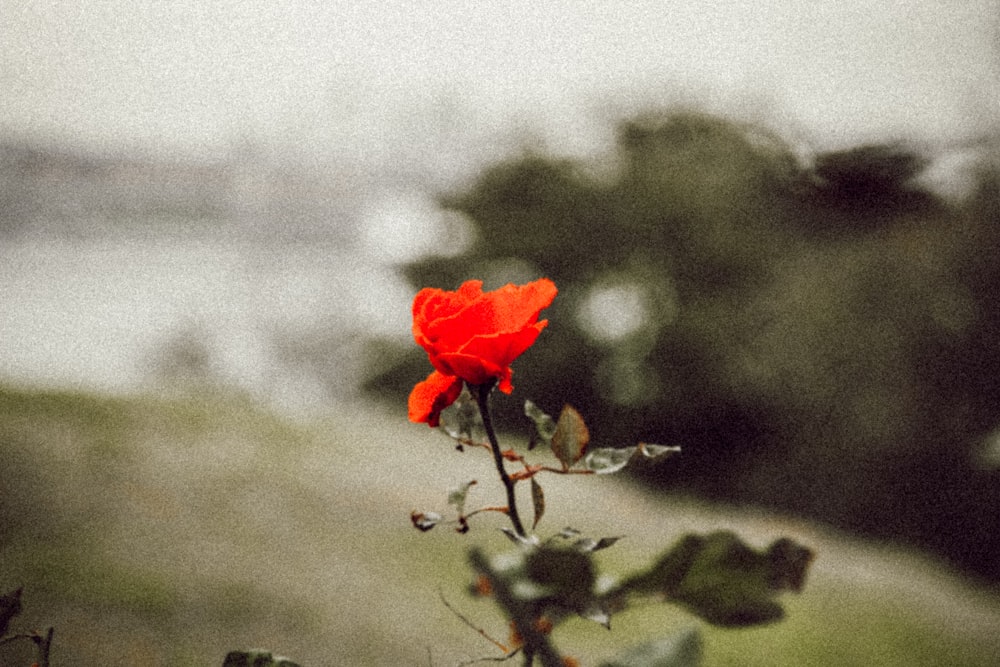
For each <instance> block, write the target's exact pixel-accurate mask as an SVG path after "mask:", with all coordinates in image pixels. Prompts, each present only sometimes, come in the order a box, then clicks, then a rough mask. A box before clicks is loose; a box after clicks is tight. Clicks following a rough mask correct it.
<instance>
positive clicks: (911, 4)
mask: <svg viewBox="0 0 1000 667" xmlns="http://www.w3.org/2000/svg"><path fill="white" fill-rule="evenodd" d="M998 5H1000V0H948V2H942V1H941V0H896V1H890V0H883V1H873V0H836V1H834V0H828V1H824V2H817V1H815V0H773V1H768V0H759V1H757V2H747V1H746V0H720V1H718V2H710V1H708V0H673V1H671V0H586V1H584V0H579V1H570V0H552V1H547V0H408V1H405V2H403V1H401V0H377V1H376V0H350V1H348V2H344V1H341V0H316V1H305V0H303V1H300V2H288V1H283V0H89V1H88V2H80V1H79V0H37V1H31V2H28V1H26V0H0V131H3V132H6V133H7V134H10V133H15V134H28V135H30V136H36V137H55V138H62V139H71V140H73V141H77V142H82V143H85V144H89V145H98V146H103V147H112V148H114V147H119V146H124V147H128V146H134V145H145V146H152V147H165V148H169V149H175V150H181V151H200V150H204V149H206V147H207V148H208V149H209V150H212V149H214V148H217V147H220V146H226V145H230V144H231V143H232V142H233V141H234V140H236V139H238V138H240V137H248V138H251V139H254V140H258V141H264V142H268V143H271V142H275V143H277V144H280V145H288V146H296V147H299V148H304V149H309V150H313V151H320V152H326V151H329V152H330V154H334V155H335V154H337V153H338V152H342V153H343V154H345V155H347V154H358V153H364V152H365V151H372V152H374V153H378V152H379V151H385V150H387V148H386V147H387V146H389V145H395V144H396V143H397V142H398V141H404V142H405V141H410V140H412V141H414V142H416V143H418V144H419V143H420V142H423V143H424V144H425V145H427V144H429V145H431V146H433V145H434V144H435V143H436V142H444V141H450V140H455V141H458V139H456V137H462V136H474V135H477V133H483V132H486V133H489V132H497V131H501V130H502V128H503V127H505V126H507V125H511V124H513V123H516V122H520V123H529V124H530V123H539V124H541V125H543V126H544V125H547V126H548V127H556V128H559V130H558V131H554V134H555V135H556V138H557V140H558V141H566V142H572V141H574V140H581V139H582V137H584V136H585V135H586V134H587V132H588V131H589V130H590V129H591V128H592V127H593V125H592V123H593V121H594V120H595V119H599V118H600V116H601V114H602V113H604V114H607V113H608V108H609V106H608V105H610V108H612V109H614V108H628V107H629V106H632V105H634V104H639V103H641V102H646V101H651V102H666V103H670V102H672V101H676V100H677V99H679V97H678V95H679V92H683V91H686V93H685V94H687V95H691V94H694V96H695V97H700V98H701V99H704V100H708V101H710V102H711V104H712V105H715V106H716V108H717V109H727V110H733V111H735V112H737V113H740V114H746V115H751V116H753V115H756V116H764V117H768V118H770V119H771V120H772V121H773V122H774V123H775V124H776V125H777V126H779V127H787V128H789V129H790V130H791V131H795V132H805V133H806V134H807V135H808V137H809V138H810V139H812V140H814V141H816V142H819V143H821V144H825V145H827V146H837V145H846V144H851V143H854V142H856V141H858V140H864V139H872V138H883V137H901V136H905V137H913V136H917V137H931V138H948V137H952V136H963V135H966V134H972V133H975V131H976V129H977V126H980V127H981V126H982V125H983V124H993V125H994V126H995V125H996V120H997V119H998V118H1000V110H998V100H1000V92H998V91H1000V55H998V50H997V44H998V43H1000V42H998V38H997V27H998V25H1000V22H998V16H1000V12H998Z"/></svg>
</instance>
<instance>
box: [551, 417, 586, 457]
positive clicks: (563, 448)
mask: <svg viewBox="0 0 1000 667" xmlns="http://www.w3.org/2000/svg"><path fill="white" fill-rule="evenodd" d="M589 442H590V431H588V430H587V424H586V423H585V422H584V421H583V417H581V416H580V413H579V412H577V411H576V409H575V408H574V407H573V406H571V405H564V406H563V409H562V412H560V413H559V421H558V422H556V431H555V433H554V434H552V452H553V453H554V454H555V455H556V458H557V459H559V461H560V462H561V463H562V464H563V468H569V467H570V466H572V465H573V464H574V463H576V462H577V461H579V460H580V459H581V458H582V457H583V454H584V452H586V451H587V443H589Z"/></svg>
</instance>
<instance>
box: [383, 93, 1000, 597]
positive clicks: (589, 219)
mask: <svg viewBox="0 0 1000 667" xmlns="http://www.w3.org/2000/svg"><path fill="white" fill-rule="evenodd" d="M928 162H929V157H928V156H925V155H922V154H920V153H919V152H918V151H916V150H913V149H911V148H908V147H907V146H904V145H876V146H862V147H859V148H856V149H852V150H847V151H841V152H836V153H828V154H822V155H816V156H811V157H810V158H809V159H803V158H801V157H800V156H798V155H797V154H796V153H795V152H794V151H793V150H792V148H791V147H790V146H789V145H787V144H786V143H784V142H783V141H782V140H781V139H780V138H778V137H776V136H774V135H773V134H770V133H768V132H764V131H762V130H760V129H759V128H756V127H752V126H746V125H740V124H736V123H733V122H730V121H728V120H725V119H721V118H717V117H713V116H708V115H701V114H697V113H674V114H662V115H660V114H651V115H645V116H641V117H637V118H632V119H629V120H626V121H624V122H622V123H621V124H620V127H619V130H618V135H617V149H616V154H615V156H614V161H613V165H611V167H612V168H611V169H610V170H609V169H608V166H609V165H607V164H587V163H582V162H575V161H570V160H565V159H560V158H555V157H549V156H545V155H540V154H537V153H531V152H528V153H526V154H524V155H522V156H520V157H518V158H516V159H513V160H510V161H507V162H502V163H499V164H496V165H494V166H492V167H490V168H488V169H486V170H485V171H484V172H483V173H482V174H481V175H480V176H479V178H478V180H476V181H475V182H474V183H473V184H472V185H471V186H469V187H467V188H466V189H465V190H463V191H461V192H455V193H450V194H447V195H445V196H443V197H442V198H441V203H442V206H443V207H444V208H446V209H449V210H451V211H453V212H457V213H460V214H462V215H464V216H465V217H466V218H467V220H468V222H469V224H470V225H471V227H472V228H473V233H472V237H473V238H474V242H473V243H472V244H471V246H470V247H469V248H468V250H467V251H466V252H465V253H464V254H463V255H461V256H459V257H448V258H435V257H430V258H425V259H422V260H420V261H417V262H415V263H413V264H410V265H408V266H407V267H405V275H406V277H407V279H408V280H409V281H410V282H411V283H412V285H413V286H414V288H415V289H416V288H419V287H423V286H435V287H442V288H446V289H453V288H455V287H457V286H458V285H459V284H460V283H461V282H462V281H463V280H465V279H468V278H473V277H478V278H482V279H484V280H485V281H486V283H487V285H486V287H487V288H493V287H497V286H499V285H501V284H503V283H505V282H510V281H516V282H524V281H527V280H532V279H535V278H537V277H539V276H548V277H550V278H552V279H553V280H554V281H555V282H556V284H557V285H558V286H559V289H560V294H559V297H558V298H557V299H556V301H555V303H554V304H553V306H552V307H551V308H549V309H547V310H546V311H545V316H546V317H548V319H549V320H550V325H549V327H548V328H547V329H546V331H545V332H544V334H543V338H544V341H543V342H544V344H540V345H536V346H535V347H533V348H532V350H531V351H530V352H529V353H528V354H526V355H525V357H524V358H523V359H521V360H519V361H518V363H516V364H515V376H514V383H515V386H516V389H517V392H518V394H519V395H521V396H522V397H525V398H530V399H532V400H534V401H535V402H537V403H538V404H539V406H540V407H542V408H543V409H544V410H546V411H549V412H552V411H558V409H559V408H560V407H561V405H562V404H563V403H564V402H565V403H571V404H572V405H574V406H575V407H576V408H577V409H579V410H580V412H581V413H582V414H583V415H585V417H586V419H587V421H588V423H589V424H590V425H591V432H592V433H593V434H594V438H595V444H600V445H603V446H607V445H615V446H620V445H628V444H634V443H635V442H636V441H640V440H642V441H651V442H662V443H666V444H675V445H681V446H682V447H683V450H684V453H683V455H682V456H680V457H677V458H675V459H674V460H673V462H672V464H671V465H669V466H661V467H659V468H657V469H656V471H655V472H654V473H651V474H647V476H646V479H647V481H649V482H651V483H654V484H658V485H661V486H663V487H665V488H670V489H675V490H676V489H680V490H682V491H686V492H693V493H697V494H700V495H702V496H706V497H710V498H715V499H725V500H729V501H734V502H741V503H742V502H752V503H756V504H759V505H762V506H767V507H773V508H780V509H783V510H788V511H794V512H799V513H801V514H804V515H807V516H809V517H812V518H818V519H821V520H824V521H827V522H830V523H832V524H834V525H837V526H840V527H846V528H850V529H855V530H859V531H863V532H865V533H868V534H873V535H877V536H881V537H888V538H894V539H899V540H904V541H907V542H910V543H913V544H917V545H920V546H923V547H925V548H930V549H932V550H933V551H935V552H937V553H938V554H940V555H943V556H946V557H948V558H950V559H951V560H953V561H955V562H957V563H960V564H961V565H963V566H964V567H966V568H968V569H969V570H970V571H972V572H976V573H978V574H981V575H985V576H988V577H991V578H993V579H994V580H996V579H1000V535H998V534H997V533H996V531H995V530H994V528H995V517H996V515H997V512H998V511H1000V475H998V471H997V469H996V467H993V468H992V469H990V468H984V467H982V466H978V467H977V466H976V465H975V463H974V456H973V454H972V452H973V450H974V449H975V448H976V447H978V446H979V444H980V443H982V442H983V441H984V439H985V438H986V437H987V435H988V434H990V432H991V431H993V430H994V429H995V428H996V426H997V422H998V415H997V410H996V408H995V406H996V405H997V401H998V399H1000V348H998V346H997V345H996V342H995V341H996V340H997V333H998V331H1000V303H998V299H1000V296H998V295H1000V257H998V256H997V254H996V253H995V252H992V251H991V250H990V249H991V248H996V247H1000V246H998V241H1000V238H998V236H1000V225H998V222H1000V220H998V218H1000V187H998V184H1000V176H998V174H997V173H996V171H995V170H991V169H987V168H984V169H983V170H982V171H981V173H980V174H979V185H978V190H977V192H976V193H975V194H974V195H973V196H972V198H971V199H970V200H969V201H967V202H965V203H963V204H961V205H946V204H944V203H943V202H941V201H939V200H938V199H937V198H936V197H935V196H934V195H933V194H931V193H930V192H928V191H926V190H925V189H922V187H921V186H920V176H921V174H922V173H923V170H924V168H925V167H926V165H927V164H928ZM381 345H384V344H381ZM428 369H429V367H428V366H427V362H426V359H425V358H424V357H423V355H422V354H421V352H420V351H419V350H418V349H417V348H416V346H414V347H413V348H412V349H411V350H409V351H408V354H407V355H406V356H405V358H404V360H403V361H402V362H401V363H400V364H399V365H398V366H396V367H395V368H393V369H392V370H390V371H388V372H384V373H381V374H379V375H378V377H376V378H375V379H373V380H372V382H371V384H370V388H371V389H372V390H374V391H376V392H378V393H379V394H381V395H385V393H386V392H390V393H392V394H393V395H396V396H399V395H405V393H406V392H408V391H409V390H410V388H411V387H412V386H413V384H414V383H415V382H416V381H418V380H420V379H422V378H423V377H424V376H425V375H426V373H427V372H428ZM519 405H520V402H519V401H497V402H496V405H495V409H496V411H497V414H498V417H499V418H500V423H501V424H505V425H506V427H507V428H517V429H521V428H526V427H527V425H526V424H525V419H524V417H523V415H521V414H519V412H520V410H519V409H518V408H519Z"/></svg>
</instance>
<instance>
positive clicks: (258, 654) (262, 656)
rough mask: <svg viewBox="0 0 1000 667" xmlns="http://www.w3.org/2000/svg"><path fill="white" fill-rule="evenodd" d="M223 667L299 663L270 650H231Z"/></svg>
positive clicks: (280, 666) (284, 666)
mask: <svg viewBox="0 0 1000 667" xmlns="http://www.w3.org/2000/svg"><path fill="white" fill-rule="evenodd" d="M222 667H299V664H298V663H295V662H292V661H291V660H289V659H288V658H282V657H281V656H277V655H272V654H271V653H270V652H268V651H260V650H252V651H230V652H229V653H228V654H227V655H226V661H225V662H223V663H222Z"/></svg>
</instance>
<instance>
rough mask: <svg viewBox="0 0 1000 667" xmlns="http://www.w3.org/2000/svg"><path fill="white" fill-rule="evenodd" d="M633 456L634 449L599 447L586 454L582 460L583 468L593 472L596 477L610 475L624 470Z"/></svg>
mask: <svg viewBox="0 0 1000 667" xmlns="http://www.w3.org/2000/svg"><path fill="white" fill-rule="evenodd" d="M633 454H635V447H625V448H624V449H615V448H613V447H601V448H600V449H595V450H593V451H592V452H590V453H589V454H587V457H586V458H585V459H584V460H583V467H584V468H586V469H587V470H593V471H594V472H595V473H597V474H598V475H610V474H611V473H615V472H618V471H619V470H622V469H623V468H625V466H627V465H628V462H629V461H630V460H631V459H632V455H633Z"/></svg>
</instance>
